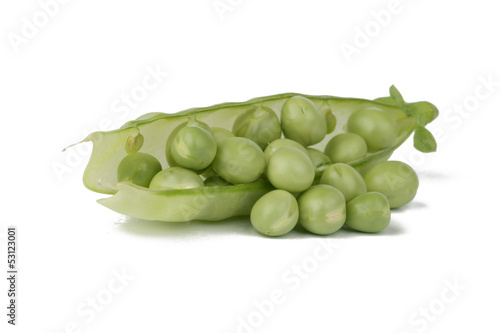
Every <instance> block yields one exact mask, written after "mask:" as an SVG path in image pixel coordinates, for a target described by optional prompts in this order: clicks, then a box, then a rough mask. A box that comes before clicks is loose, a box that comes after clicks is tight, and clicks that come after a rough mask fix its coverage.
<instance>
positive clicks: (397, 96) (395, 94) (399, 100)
mask: <svg viewBox="0 0 500 333" xmlns="http://www.w3.org/2000/svg"><path fill="white" fill-rule="evenodd" d="M389 93H390V95H391V97H392V99H393V100H394V104H395V105H396V106H397V107H398V108H400V109H401V110H402V111H403V112H404V113H406V114H407V115H408V112H407V110H406V102H405V100H404V99H403V96H402V95H401V93H400V92H399V90H398V89H397V88H396V87H395V86H394V85H392V86H391V87H390V88H389Z"/></svg>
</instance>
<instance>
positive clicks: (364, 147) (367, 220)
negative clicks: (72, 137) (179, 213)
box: [117, 96, 419, 236]
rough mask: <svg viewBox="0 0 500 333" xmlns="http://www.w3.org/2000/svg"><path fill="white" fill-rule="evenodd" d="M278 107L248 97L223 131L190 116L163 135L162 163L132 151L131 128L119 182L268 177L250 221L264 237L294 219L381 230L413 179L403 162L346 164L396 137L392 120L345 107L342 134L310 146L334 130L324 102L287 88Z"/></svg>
mask: <svg viewBox="0 0 500 333" xmlns="http://www.w3.org/2000/svg"><path fill="white" fill-rule="evenodd" d="M280 115H281V117H280V118H281V119H279V118H278V116H277V114H276V113H275V112H274V111H273V110H271V109H269V108H266V107H264V106H260V105H256V106H254V107H252V108H250V109H249V110H248V111H246V112H244V113H242V114H241V115H240V116H238V117H237V118H236V119H235V121H234V123H233V126H232V129H231V130H229V129H225V128H220V127H210V126H208V125H207V124H206V123H204V122H201V121H199V120H197V119H196V116H193V117H191V118H190V119H189V121H186V122H184V123H182V124H180V125H178V126H177V127H176V128H175V129H174V130H173V131H172V132H171V134H170V135H169V137H168V140H167V142H166V145H165V156H166V159H167V161H168V164H169V167H168V168H166V169H163V170H162V166H161V164H160V162H159V161H158V160H157V159H156V158H155V157H153V156H152V155H149V154H146V153H142V152H139V150H140V148H141V147H142V145H143V142H144V138H143V137H142V135H141V134H137V135H134V136H131V137H129V139H128V140H127V142H126V145H125V150H126V152H127V156H126V157H125V158H123V160H122V161H121V162H120V164H119V166H118V169H117V180H118V182H131V183H134V184H136V185H139V186H143V187H148V188H150V189H151V190H161V191H163V190H169V189H189V188H199V187H213V186H234V185H238V184H246V183H252V182H255V181H260V180H267V181H269V182H270V183H271V184H272V185H273V186H274V188H275V189H274V190H272V191H270V192H268V193H267V194H265V195H263V196H262V197H261V198H260V199H258V200H257V201H256V203H255V204H254V206H253V207H252V209H251V213H250V221H251V223H252V225H253V227H254V228H255V229H256V230H257V231H258V232H259V233H261V234H264V235H267V236H281V235H284V234H286V233H288V232H290V231H291V230H292V229H294V228H295V227H296V226H297V225H301V226H302V227H303V228H304V229H306V230H307V231H309V232H311V233H314V234H318V235H328V234H332V233H334V232H336V231H338V230H339V229H341V228H343V227H345V228H346V229H352V230H357V231H361V232H367V233H373V232H379V231H382V230H383V229H385V228H386V227H387V226H388V225H389V222H390V219H391V208H397V207H401V206H403V205H405V204H407V203H409V202H410V201H411V200H412V199H413V198H414V197H415V195H416V192H417V189H418V184H419V182H418V177H417V175H416V173H415V171H414V170H413V169H412V168H411V167H410V166H409V165H407V164H405V163H403V162H399V161H386V162H380V163H378V164H376V165H375V166H373V167H372V168H371V169H369V170H368V171H367V172H366V173H365V174H363V175H361V174H360V173H359V172H358V171H357V170H356V169H355V168H353V167H352V166H351V165H350V163H352V162H355V161H357V160H360V159H363V158H365V157H366V155H367V154H368V153H373V152H377V151H381V150H384V149H387V148H390V147H392V146H393V145H394V144H395V142H396V139H397V134H398V133H397V131H398V130H397V123H396V120H395V119H394V118H393V117H392V116H391V115H390V114H389V113H387V112H385V111H383V110H381V109H377V108H373V107H367V108H360V109H359V110H357V111H355V112H353V113H352V114H351V115H350V117H349V119H348V122H347V128H346V130H347V132H345V133H341V134H337V135H335V136H333V137H332V138H331V139H330V141H329V142H328V143H327V145H326V147H325V149H324V151H320V150H318V149H315V148H312V147H311V146H313V145H315V144H317V143H319V142H321V141H322V140H323V139H324V138H325V136H326V135H327V134H328V133H332V132H333V131H334V129H335V126H336V119H335V116H334V115H333V114H332V112H331V110H329V109H326V110H320V109H319V108H318V106H316V104H314V103H313V102H312V101H310V100H309V99H307V98H305V97H303V96H294V97H291V98H289V99H288V100H287V101H286V102H285V103H284V104H283V106H282V109H281V114H280ZM282 134H283V136H284V138H282Z"/></svg>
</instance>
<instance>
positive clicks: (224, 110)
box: [83, 86, 437, 222]
mask: <svg viewBox="0 0 500 333" xmlns="http://www.w3.org/2000/svg"><path fill="white" fill-rule="evenodd" d="M390 92H391V97H383V98H379V99H377V100H366V99H358V98H340V97H334V96H309V95H302V94H295V93H285V94H279V95H272V96H266V97H260V98H255V99H251V100H249V101H247V102H241V103H224V104H218V105H214V106H210V107H205V108H193V109H188V110H185V111H182V112H178V113H175V114H163V113H152V114H147V115H143V116H141V117H139V118H138V119H136V120H134V121H129V122H127V123H126V124H125V125H123V126H122V127H121V128H120V129H117V130H114V131H109V132H94V133H92V134H90V135H89V136H88V137H87V138H86V139H85V140H83V141H92V142H93V145H94V147H93V151H92V155H91V157H90V161H89V163H88V165H87V168H86V169H85V173H84V177H83V182H84V184H85V186H86V187H87V188H89V189H90V190H92V191H96V192H99V193H105V194H113V196H111V197H108V198H104V199H100V200H98V202H99V203H100V204H102V205H104V206H106V207H108V208H110V209H112V210H114V211H116V212H118V213H121V214H125V215H128V216H132V217H136V218H141V219H147V220H159V221H169V222H182V221H191V220H206V221H214V220H221V219H225V218H228V217H232V216H240V215H249V214H250V210H251V208H252V206H253V204H254V203H255V202H256V201H257V200H258V199H259V198H260V197H261V196H262V195H264V194H265V193H267V192H269V191H271V190H272V189H273V187H272V185H271V184H270V183H269V182H268V181H266V180H259V181H256V182H254V183H250V184H242V185H234V186H223V187H204V188H192V189H173V190H151V189H149V188H145V187H141V186H137V185H134V184H132V183H127V182H122V183H119V182H118V181H117V173H116V170H117V167H118V164H119V163H120V161H121V160H122V159H123V158H124V157H125V156H126V155H127V151H130V149H131V148H130V147H131V146H132V147H133V144H134V141H133V140H134V138H140V140H141V141H140V151H141V152H143V153H148V154H151V155H152V156H154V157H156V158H157V159H158V160H159V161H160V163H161V164H162V167H163V168H165V167H167V166H168V162H167V159H166V157H165V145H166V142H167V139H168V137H169V135H170V133H171V132H172V131H173V130H174V129H175V128H176V127H177V126H178V125H180V124H182V123H185V122H186V121H188V120H189V119H192V118H193V117H194V116H195V117H196V120H198V121H201V122H204V123H206V124H208V125H209V126H211V127H222V128H226V129H229V130H231V128H232V126H233V123H234V121H235V119H236V118H237V117H238V116H240V115H241V114H243V113H245V112H247V111H248V110H250V109H252V108H255V107H257V106H260V107H265V108H268V109H270V110H273V111H274V112H275V113H276V115H277V116H278V118H279V117H280V112H281V109H282V106H283V104H284V103H285V102H286V101H287V100H288V99H289V98H291V97H293V96H297V95H299V96H303V97H306V98H308V99H309V100H311V101H312V102H313V103H315V104H316V105H317V106H318V107H319V109H320V110H322V111H324V112H325V114H328V113H329V111H331V113H332V114H333V116H334V117H335V119H336V126H335V129H334V130H333V132H331V133H329V134H327V135H326V137H325V138H324V139H323V140H322V141H321V142H320V143H318V144H316V145H314V146H313V147H314V148H317V149H320V150H323V149H324V147H325V145H326V144H327V143H328V141H329V140H330V138H332V137H333V136H335V135H337V134H339V133H343V132H346V127H347V121H348V119H349V116H350V115H351V114H352V113H353V112H354V111H356V110H359V109H361V108H368V107H371V108H377V109H380V110H383V111H385V112H387V113H388V114H390V115H391V116H392V117H393V118H394V119H395V120H396V122H397V127H398V136H397V140H396V142H395V143H394V145H393V146H392V147H389V148H387V149H384V150H381V151H378V152H374V153H369V154H368V155H367V156H366V157H364V158H363V159H360V160H357V161H353V162H352V163H351V165H352V166H354V167H355V168H357V169H358V170H359V171H360V172H362V173H363V172H365V171H366V170H368V169H369V168H370V167H371V166H373V165H375V164H377V163H379V162H382V161H385V160H387V159H389V157H390V156H391V154H392V153H393V152H394V150H395V149H396V148H398V147H399V146H400V145H401V144H402V143H403V142H404V141H405V140H406V139H407V138H408V137H409V136H410V135H411V134H412V133H413V132H414V131H415V130H418V131H419V132H420V133H422V132H424V134H419V135H420V136H419V137H415V147H416V148H417V149H419V150H421V151H424V152H428V151H434V150H435V140H434V138H433V137H432V134H430V132H429V131H427V130H426V129H425V128H424V126H425V125H426V124H427V123H429V122H430V121H432V120H433V119H434V118H435V117H436V116H437V109H436V107H435V106H434V105H432V104H431V103H428V102H417V103H406V102H404V100H403V99H402V97H401V95H400V94H399V92H397V90H396V89H395V88H394V86H393V87H391V91H390ZM139 134H140V135H139ZM131 138H132V139H133V140H132V143H131ZM318 172H319V170H318Z"/></svg>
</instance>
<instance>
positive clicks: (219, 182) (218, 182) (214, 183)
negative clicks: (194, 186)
mask: <svg viewBox="0 0 500 333" xmlns="http://www.w3.org/2000/svg"><path fill="white" fill-rule="evenodd" d="M203 183H204V184H205V186H206V187H220V186H231V185H232V184H231V183H230V182H228V181H227V180H225V179H224V178H222V177H221V176H219V175H212V176H210V177H208V178H207V179H205V181H204V182H203Z"/></svg>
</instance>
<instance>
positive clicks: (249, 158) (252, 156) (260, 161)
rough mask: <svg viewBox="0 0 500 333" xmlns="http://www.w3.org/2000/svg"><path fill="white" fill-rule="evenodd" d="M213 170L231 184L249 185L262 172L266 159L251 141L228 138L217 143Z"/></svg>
mask: <svg viewBox="0 0 500 333" xmlns="http://www.w3.org/2000/svg"><path fill="white" fill-rule="evenodd" d="M213 168H214V170H215V172H216V173H217V174H218V175H219V176H221V177H222V178H224V179H225V180H227V181H228V182H230V183H232V184H244V183H251V182H254V181H256V180H257V179H259V177H260V176H261V175H262V173H263V172H264V169H265V168H266V158H265V157H264V152H263V151H262V149H260V147H259V146H258V145H257V144H256V143H255V142H253V141H252V140H249V139H246V138H240V137H234V138H228V139H225V140H223V141H221V142H220V143H219V145H218V151H217V155H216V156H215V159H214V162H213Z"/></svg>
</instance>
